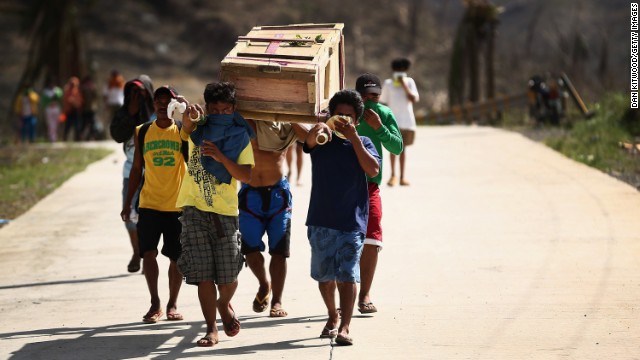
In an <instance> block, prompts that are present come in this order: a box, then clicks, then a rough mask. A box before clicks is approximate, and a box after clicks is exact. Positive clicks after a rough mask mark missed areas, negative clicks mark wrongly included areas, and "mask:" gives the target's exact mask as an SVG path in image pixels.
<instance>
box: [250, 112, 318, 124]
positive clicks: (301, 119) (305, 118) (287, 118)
mask: <svg viewBox="0 0 640 360" xmlns="http://www.w3.org/2000/svg"><path fill="white" fill-rule="evenodd" d="M238 112H239V113H240V115H242V116H243V117H244V118H245V119H252V120H263V121H282V122H293V123H304V124H315V123H317V122H318V117H317V116H315V115H290V114H277V113H276V114H274V113H261V112H255V111H247V110H238Z"/></svg>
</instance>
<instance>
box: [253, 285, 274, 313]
mask: <svg viewBox="0 0 640 360" xmlns="http://www.w3.org/2000/svg"><path fill="white" fill-rule="evenodd" d="M270 294H271V288H269V291H267V294H266V295H265V296H264V297H263V298H262V299H260V298H259V293H257V294H256V298H255V299H253V311H254V312H257V313H261V312H263V311H265V310H267V306H269V297H270Z"/></svg>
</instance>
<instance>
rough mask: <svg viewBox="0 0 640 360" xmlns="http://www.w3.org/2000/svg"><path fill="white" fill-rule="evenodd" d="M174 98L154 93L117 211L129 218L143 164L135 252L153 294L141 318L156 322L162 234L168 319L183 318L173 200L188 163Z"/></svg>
mask: <svg viewBox="0 0 640 360" xmlns="http://www.w3.org/2000/svg"><path fill="white" fill-rule="evenodd" d="M176 98H178V95H177V93H176V92H175V90H174V89H172V88H170V87H168V86H162V87H159V88H158V89H157V90H156V91H155V92H154V94H153V106H154V109H155V112H156V115H157V119H156V120H155V121H153V122H151V123H147V124H143V125H140V126H138V127H137V128H136V131H135V136H134V137H133V140H134V144H135V152H134V157H133V166H132V168H131V173H130V176H129V191H128V192H127V197H126V199H125V203H124V206H123V209H122V212H121V213H120V215H121V216H122V220H123V221H128V220H129V216H130V213H131V201H132V199H133V196H134V194H135V192H136V189H137V188H138V186H139V185H140V182H141V180H142V176H143V169H144V182H143V185H142V188H141V190H140V206H139V218H138V226H137V229H138V237H139V239H140V251H139V252H140V256H141V257H142V258H143V259H144V262H143V268H144V276H145V278H146V280H147V286H148V288H149V294H150V295H151V307H150V308H149V310H148V311H147V313H146V314H145V315H144V316H143V317H142V321H143V322H145V323H155V322H157V321H158V320H159V319H160V318H161V317H162V315H163V312H162V305H161V303H160V296H159V295H158V275H159V269H158V262H157V261H156V257H157V256H158V244H159V242H160V236H161V235H162V239H163V245H162V254H163V255H165V256H166V257H168V258H169V259H170V264H169V301H168V302H167V308H166V310H167V320H182V315H181V314H180V313H178V312H177V308H178V305H177V300H178V293H179V292H180V285H181V284H182V274H180V271H179V270H178V267H177V265H176V261H177V260H178V257H179V256H180V251H181V246H180V232H181V231H182V225H181V224H180V221H179V220H178V217H179V216H180V209H179V208H177V207H176V200H177V198H178V192H179V191H180V186H181V184H182V178H183V176H184V174H185V172H186V164H185V158H184V156H183V155H182V154H183V153H182V151H181V149H182V140H181V139H180V129H179V128H178V125H177V124H176V123H175V122H174V121H173V119H172V118H171V117H170V116H169V115H168V114H167V107H168V105H169V102H170V101H171V100H172V99H176ZM180 100H181V101H185V100H184V99H180ZM185 102H186V101H185Z"/></svg>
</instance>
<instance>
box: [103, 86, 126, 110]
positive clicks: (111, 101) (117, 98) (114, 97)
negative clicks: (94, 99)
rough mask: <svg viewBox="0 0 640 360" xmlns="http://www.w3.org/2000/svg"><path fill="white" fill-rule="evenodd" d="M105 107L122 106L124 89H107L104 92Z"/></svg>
mask: <svg viewBox="0 0 640 360" xmlns="http://www.w3.org/2000/svg"><path fill="white" fill-rule="evenodd" d="M104 95H105V97H106V102H107V105H110V106H122V104H124V88H119V87H108V88H106V89H105V91H104Z"/></svg>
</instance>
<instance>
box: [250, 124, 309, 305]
mask: <svg viewBox="0 0 640 360" xmlns="http://www.w3.org/2000/svg"><path fill="white" fill-rule="evenodd" d="M250 124H251V125H252V127H253V128H254V129H255V130H256V133H257V138H256V139H253V140H251V145H252V148H253V156H254V158H255V162H256V165H255V167H254V168H253V170H252V172H251V180H250V181H249V182H248V183H243V184H242V187H241V188H240V192H239V194H238V205H239V209H240V232H241V233H242V253H243V254H245V256H246V260H247V264H248V265H249V268H250V269H251V271H252V272H253V274H254V275H255V276H256V278H257V279H258V282H259V284H260V287H259V289H258V293H257V294H256V297H255V299H254V300H253V311H255V312H257V313H260V312H263V311H265V310H266V309H267V307H268V306H269V293H270V292H271V293H272V295H273V296H272V299H271V310H270V311H269V316H270V317H285V316H287V315H288V314H287V311H286V310H285V309H283V308H282V292H283V290H284V282H285V278H286V276H287V258H288V257H289V246H290V238H291V208H292V207H291V205H292V199H291V190H290V187H289V186H290V185H289V181H288V180H289V179H288V178H287V177H285V176H284V171H283V163H284V161H285V158H286V153H287V148H288V149H289V151H291V148H290V146H291V145H292V144H295V142H296V138H298V139H303V140H304V139H305V138H306V136H307V134H308V130H307V129H306V128H305V127H303V126H302V125H299V124H295V123H291V124H285V123H274V122H269V121H250ZM265 233H267V237H268V239H269V254H270V255H271V262H270V264H269V276H270V278H271V282H269V278H268V277H267V273H266V271H265V266H264V263H265V260H264V257H263V256H262V252H263V251H264V250H265V244H264V242H263V241H262V236H263V235H264V234H265Z"/></svg>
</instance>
